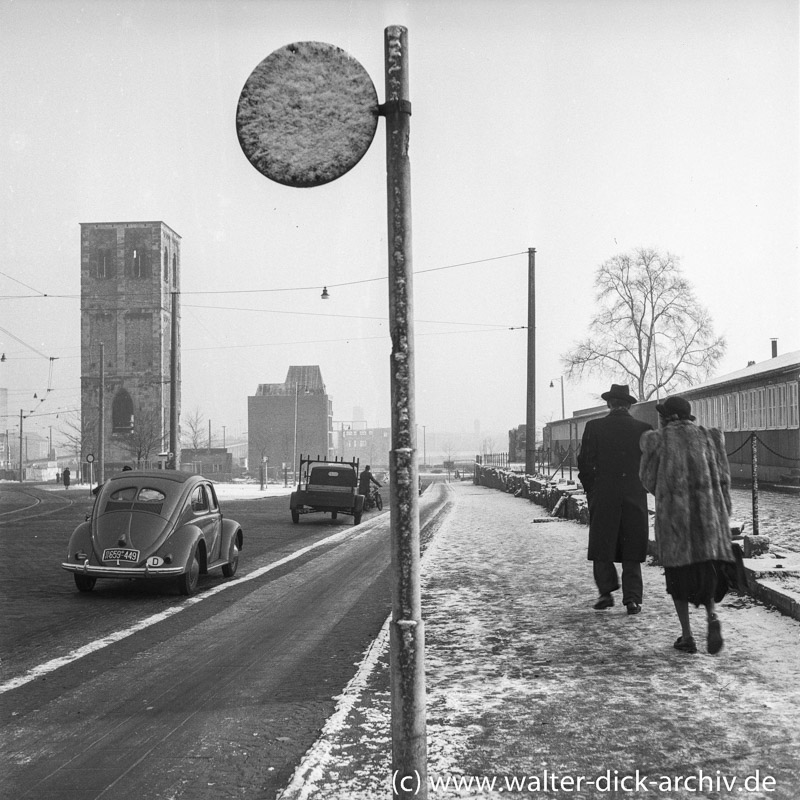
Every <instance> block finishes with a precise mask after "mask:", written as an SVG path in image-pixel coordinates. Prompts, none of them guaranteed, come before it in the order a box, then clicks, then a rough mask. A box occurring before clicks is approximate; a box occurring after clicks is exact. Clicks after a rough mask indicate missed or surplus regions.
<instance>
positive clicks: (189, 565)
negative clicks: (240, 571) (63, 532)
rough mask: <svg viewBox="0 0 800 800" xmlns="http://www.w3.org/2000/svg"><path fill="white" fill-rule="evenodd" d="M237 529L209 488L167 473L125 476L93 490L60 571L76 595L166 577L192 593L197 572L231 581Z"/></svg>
mask: <svg viewBox="0 0 800 800" xmlns="http://www.w3.org/2000/svg"><path fill="white" fill-rule="evenodd" d="M242 543H243V536H242V528H241V526H240V525H239V523H238V522H234V521H233V520H232V519H226V518H225V517H223V515H222V512H221V510H220V507H219V502H218V500H217V495H216V492H215V491H214V485H213V483H212V482H211V481H209V480H208V479H206V478H203V477H201V476H200V475H194V474H191V473H188V472H178V471H172V470H153V471H146V472H145V471H142V472H136V471H127V472H122V473H120V474H118V475H114V476H113V477H111V478H109V479H108V480H107V481H106V482H105V483H104V484H103V485H102V487H101V488H100V491H99V492H98V494H97V498H96V499H95V503H94V509H93V510H92V514H91V517H90V518H89V519H87V520H86V522H83V523H82V524H80V525H79V526H78V527H77V528H76V529H75V531H74V532H73V534H72V536H71V537H70V540H69V551H68V554H67V560H66V561H64V562H63V563H62V565H61V566H62V567H63V568H64V569H65V570H67V571H68V572H72V573H73V574H74V576H75V584H76V585H77V587H78V589H79V590H80V591H82V592H90V591H92V589H94V585H95V583H96V582H97V579H98V578H167V577H171V578H173V579H174V580H176V581H177V585H178V589H179V590H180V592H181V593H182V594H185V595H189V594H192V593H193V592H194V591H195V589H196V588H197V582H198V579H199V577H200V574H201V573H207V572H210V571H211V570H212V569H217V568H218V567H219V568H221V569H222V574H223V575H224V576H225V577H226V578H231V577H233V575H234V573H235V572H236V567H237V566H238V564H239V551H240V550H241V549H242Z"/></svg>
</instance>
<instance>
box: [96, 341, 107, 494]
mask: <svg viewBox="0 0 800 800" xmlns="http://www.w3.org/2000/svg"><path fill="white" fill-rule="evenodd" d="M97 405H98V416H97V485H98V486H99V485H100V484H101V483H103V482H104V481H105V479H106V346H105V344H103V342H101V343H100V390H99V393H98V396H97Z"/></svg>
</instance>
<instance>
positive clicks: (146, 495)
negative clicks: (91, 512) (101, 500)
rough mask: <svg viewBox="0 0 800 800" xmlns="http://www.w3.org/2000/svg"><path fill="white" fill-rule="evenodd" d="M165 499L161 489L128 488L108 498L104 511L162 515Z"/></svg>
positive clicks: (145, 487) (118, 490)
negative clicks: (148, 512)
mask: <svg viewBox="0 0 800 800" xmlns="http://www.w3.org/2000/svg"><path fill="white" fill-rule="evenodd" d="M165 499H166V495H165V494H164V492H162V491H161V490H159V489H153V488H151V487H149V486H142V487H139V486H126V487H125V488H124V489H117V490H116V491H115V492H112V493H111V494H110V495H109V496H108V500H107V501H106V506H105V508H104V509H103V510H104V511H105V512H108V511H150V512H151V513H153V514H160V513H161V507H162V506H163V505H164V500H165Z"/></svg>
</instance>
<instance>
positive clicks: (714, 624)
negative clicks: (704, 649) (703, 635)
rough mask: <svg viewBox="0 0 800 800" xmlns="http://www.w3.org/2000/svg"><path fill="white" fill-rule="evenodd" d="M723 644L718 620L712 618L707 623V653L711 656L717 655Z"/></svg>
mask: <svg viewBox="0 0 800 800" xmlns="http://www.w3.org/2000/svg"><path fill="white" fill-rule="evenodd" d="M724 643H725V642H724V641H723V639H722V627H721V626H720V624H719V620H718V619H717V618H716V617H714V618H713V619H710V620H709V621H708V637H707V639H706V644H707V646H708V652H709V653H711V655H712V656H713V655H714V654H715V653H719V651H720V650H722V645H723V644H724Z"/></svg>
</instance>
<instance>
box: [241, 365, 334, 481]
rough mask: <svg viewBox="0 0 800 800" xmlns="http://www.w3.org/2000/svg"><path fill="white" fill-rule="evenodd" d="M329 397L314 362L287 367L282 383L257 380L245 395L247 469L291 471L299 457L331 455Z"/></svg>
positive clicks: (253, 472) (277, 472) (276, 472)
mask: <svg viewBox="0 0 800 800" xmlns="http://www.w3.org/2000/svg"><path fill="white" fill-rule="evenodd" d="M332 419H333V417H332V406H331V399H330V398H329V397H328V395H327V393H326V391H325V384H324V382H323V380H322V373H321V372H320V368H319V367H318V366H291V367H289V371H288V372H287V374H286V380H285V381H284V382H283V383H262V384H259V386H258V389H257V390H256V393H255V395H253V396H251V397H248V398H247V442H248V469H249V470H250V473H251V475H257V474H258V473H259V470H260V468H261V464H262V462H263V461H264V460H265V459H266V460H267V467H268V469H269V474H270V476H272V477H277V476H279V475H280V474H282V470H283V469H284V466H283V465H286V467H285V468H286V469H287V470H288V471H289V472H290V473H292V474H293V473H294V471H295V470H296V469H297V466H298V464H297V463H296V462H297V461H299V459H300V456H301V455H304V456H306V455H311V456H312V457H314V458H316V456H320V457H321V458H331V457H332V456H333V440H332Z"/></svg>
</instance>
